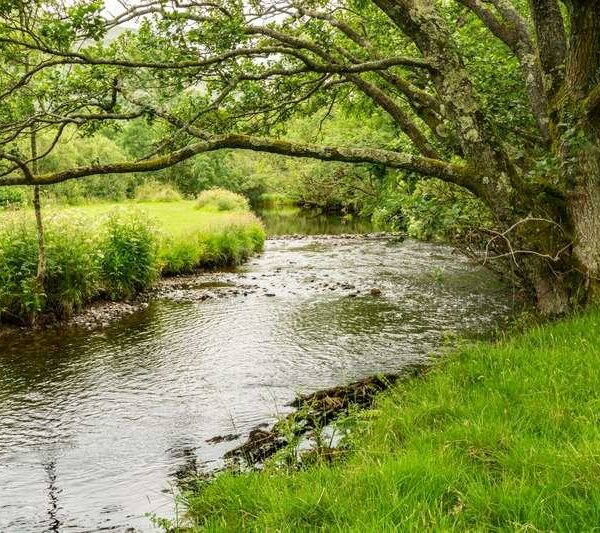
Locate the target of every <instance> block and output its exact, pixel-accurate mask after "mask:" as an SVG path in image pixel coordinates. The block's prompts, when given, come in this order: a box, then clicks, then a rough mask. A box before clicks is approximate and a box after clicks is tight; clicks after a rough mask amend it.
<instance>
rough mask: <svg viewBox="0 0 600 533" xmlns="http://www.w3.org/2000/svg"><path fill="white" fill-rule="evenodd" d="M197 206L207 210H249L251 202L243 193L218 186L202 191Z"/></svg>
mask: <svg viewBox="0 0 600 533" xmlns="http://www.w3.org/2000/svg"><path fill="white" fill-rule="evenodd" d="M196 207H197V208H198V209H205V210H207V211H249V210H250V203H249V202H248V199H247V198H245V197H243V196H242V195H241V194H237V193H235V192H231V191H228V190H226V189H218V188H217V189H209V190H207V191H202V192H201V193H200V195H199V196H198V200H197V203H196Z"/></svg>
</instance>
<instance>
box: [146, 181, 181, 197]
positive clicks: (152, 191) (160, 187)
mask: <svg viewBox="0 0 600 533" xmlns="http://www.w3.org/2000/svg"><path fill="white" fill-rule="evenodd" d="M135 199H136V200H137V201H138V202H178V201H180V200H182V199H183V198H182V196H181V193H180V192H179V191H178V190H177V189H176V188H175V187H173V185H171V184H169V183H160V182H158V181H154V180H148V181H146V182H145V183H142V184H141V185H139V186H138V187H137V188H136V189H135Z"/></svg>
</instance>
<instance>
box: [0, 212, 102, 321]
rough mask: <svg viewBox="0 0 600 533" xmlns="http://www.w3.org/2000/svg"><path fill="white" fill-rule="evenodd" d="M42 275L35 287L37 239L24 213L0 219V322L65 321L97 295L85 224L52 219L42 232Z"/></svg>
mask: <svg viewBox="0 0 600 533" xmlns="http://www.w3.org/2000/svg"><path fill="white" fill-rule="evenodd" d="M46 252H47V259H48V265H47V275H46V278H45V280H44V286H43V288H42V290H40V289H39V288H38V287H37V283H36V276H37V261H38V248H37V233H36V230H35V225H34V223H33V217H32V215H31V213H29V212H22V213H14V214H11V215H10V216H8V217H4V218H3V225H2V228H1V230H0V319H4V320H8V321H17V322H25V323H31V322H33V321H34V320H35V319H36V317H37V315H38V314H40V313H44V314H45V313H52V314H54V315H55V316H56V317H58V318H65V317H68V316H70V315H71V314H72V313H73V312H74V311H76V310H78V309H80V308H81V307H82V306H83V305H84V304H85V303H87V302H89V301H90V300H91V299H92V298H93V297H94V296H95V295H96V293H97V291H98V289H99V272H100V270H99V265H98V249H97V247H96V243H95V242H94V238H93V233H92V231H91V229H90V225H89V221H86V220H82V219H75V218H73V217H69V218H68V219H67V218H64V217H56V218H53V219H52V220H50V222H49V224H47V228H46Z"/></svg>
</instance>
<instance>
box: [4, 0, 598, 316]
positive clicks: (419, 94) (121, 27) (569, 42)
mask: <svg viewBox="0 0 600 533" xmlns="http://www.w3.org/2000/svg"><path fill="white" fill-rule="evenodd" d="M599 8H600V4H599V2H598V1H597V0H565V1H564V2H560V3H559V2H558V1H557V0H529V1H524V0H489V1H483V0H454V1H442V0H439V1H428V0H371V1H369V0H339V1H337V2H325V1H318V0H281V1H276V0H265V1H260V0H253V1H250V2H243V1H237V0H231V1H230V0H222V1H218V2H211V1H208V2H205V1H200V0H170V1H167V0H156V1H154V0H147V1H140V2H131V3H129V4H128V3H126V2H123V9H122V11H121V12H120V14H118V15H117V16H115V17H108V16H107V15H106V14H105V13H104V11H103V2H102V1H98V0H80V1H76V2H69V3H67V4H64V3H63V2H60V1H58V0H48V1H42V0H34V1H31V2H26V3H25V2H21V1H16V0H3V1H2V2H0V46H1V48H2V58H1V61H2V69H1V72H0V98H1V99H2V106H1V107H0V147H1V151H0V159H1V160H2V169H1V171H0V185H17V184H26V185H27V184H29V185H44V184H50V183H57V182H61V181H65V180H69V179H74V178H81V177H85V176H90V175H96V174H123V173H131V172H139V171H151V170H158V169H162V168H167V167H169V166H172V165H174V164H176V163H178V162H181V161H184V160H186V159H189V158H191V157H194V156H195V155H197V154H200V153H206V152H211V151H215V150H220V149H245V150H252V151H259V152H268V153H276V154H283V155H288V156H293V157H310V158H315V159H320V160H327V161H339V162H346V163H358V164H364V163H368V164H370V165H380V166H382V167H387V168H394V169H399V170H401V171H402V172H405V173H407V174H410V175H414V176H415V177H417V178H418V179H438V180H442V181H444V182H447V183H449V184H451V185H452V186H456V187H460V188H461V189H464V190H466V191H468V192H469V193H470V194H472V195H473V196H475V197H477V198H478V199H480V200H481V201H482V202H483V205H485V206H486V207H485V208H486V209H487V210H489V212H490V214H491V216H492V218H493V220H494V224H493V227H491V228H479V229H474V232H473V234H472V235H471V239H470V245H471V246H472V249H473V250H474V253H477V254H479V257H483V260H484V261H485V262H488V261H493V260H494V261H503V264H504V265H505V266H504V270H505V272H507V273H509V274H510V275H511V276H512V277H513V279H514V280H516V281H518V282H519V283H520V284H521V285H522V286H523V287H524V288H525V289H526V290H527V291H528V292H529V293H530V294H531V295H532V296H533V297H535V298H536V299H537V301H538V303H539V305H540V307H542V308H543V309H545V310H547V311H548V312H555V311H560V310H563V309H565V308H566V307H567V306H568V305H569V304H571V303H573V302H576V301H577V302H579V301H585V300H588V299H590V298H591V297H593V295H594V292H595V289H594V287H595V286H596V285H597V283H596V282H597V280H598V278H599V276H600V249H599V247H598V243H599V242H600V185H599V183H600V155H599V154H600V137H599V135H600V126H599V124H600V17H599V16H598V11H599ZM132 24H133V25H132ZM341 108H343V109H346V110H347V111H348V112H352V110H356V109H361V110H363V111H364V110H365V109H366V110H370V112H372V113H382V114H383V115H384V116H385V118H386V121H388V123H389V125H390V127H391V128H392V129H393V131H394V135H393V136H392V137H391V139H389V138H387V137H384V139H385V141H384V142H383V143H382V144H377V141H381V139H374V143H373V145H372V146H353V145H352V144H351V143H346V142H345V141H344V140H341V141H340V142H339V143H337V144H336V145H334V146H323V145H320V144H318V143H309V142H298V141H292V140H290V139H289V137H287V135H286V124H287V122H288V121H289V119H290V118H292V117H294V116H298V115H299V116H310V115H312V114H314V113H315V112H317V111H321V112H325V115H324V116H327V113H330V112H331V111H332V110H334V109H341ZM132 120H144V121H146V122H147V123H152V124H154V123H157V122H160V123H161V124H162V125H163V130H162V131H163V132H164V134H163V138H162V139H160V140H158V141H157V142H154V143H153V145H152V146H151V147H148V150H147V153H146V154H144V155H143V156H142V157H139V158H137V159H135V160H126V161H116V162H115V161H100V160H99V161H96V162H95V163H93V164H88V165H83V166H71V167H69V168H66V169H61V170H52V171H45V170H43V169H44V168H45V167H44V165H43V164H40V165H36V164H35V162H36V161H39V162H40V163H42V162H43V160H44V158H46V157H49V156H50V154H51V152H52V150H53V149H54V148H55V147H56V146H57V145H58V144H59V143H60V142H63V137H64V135H65V133H66V132H69V131H71V132H72V131H73V128H75V129H76V131H77V134H78V135H90V134H92V133H93V132H94V131H97V130H98V129H100V128H107V127H111V128H119V127H120V125H121V124H122V123H124V122H128V121H132ZM31 131H36V132H41V133H43V135H45V136H46V137H50V138H51V139H52V141H51V142H50V143H48V146H47V147H46V148H45V149H44V150H43V151H42V152H41V153H39V154H38V155H37V156H32V155H31V154H30V153H28V152H27V149H26V143H25V139H26V138H27V135H29V134H30V132H31ZM351 139H352V136H349V140H351ZM475 250H476V251H475Z"/></svg>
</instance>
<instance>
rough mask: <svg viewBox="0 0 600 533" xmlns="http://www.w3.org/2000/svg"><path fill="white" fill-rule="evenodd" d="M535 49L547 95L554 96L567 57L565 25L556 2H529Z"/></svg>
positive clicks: (545, 0)
mask: <svg viewBox="0 0 600 533" xmlns="http://www.w3.org/2000/svg"><path fill="white" fill-rule="evenodd" d="M529 7H530V9H531V15H532V17H533V25H534V27H535V35H536V38H537V49H538V54H539V58H540V63H541V65H542V70H543V72H544V75H545V76H546V77H547V80H546V88H547V90H548V93H549V94H551V95H552V94H555V93H556V91H557V90H558V87H559V86H560V84H561V83H562V80H563V78H564V65H565V59H566V56H567V37H566V33H565V24H564V21H563V17H562V13H561V12H560V7H559V5H558V2H557V0H529Z"/></svg>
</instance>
